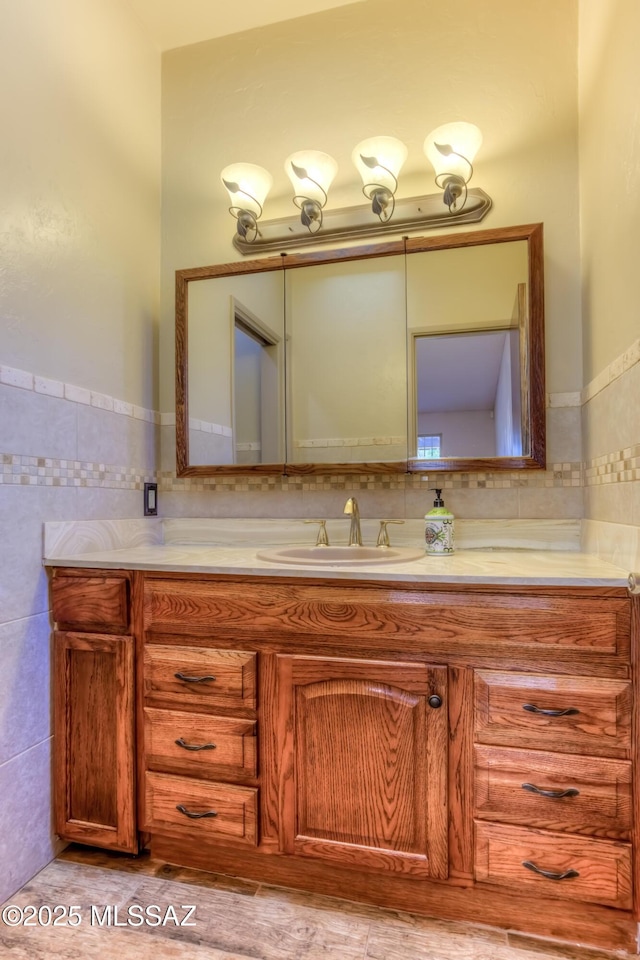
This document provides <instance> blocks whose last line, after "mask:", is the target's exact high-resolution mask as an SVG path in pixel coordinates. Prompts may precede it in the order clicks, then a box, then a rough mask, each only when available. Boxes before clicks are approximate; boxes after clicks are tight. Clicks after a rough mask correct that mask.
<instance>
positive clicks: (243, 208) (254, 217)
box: [220, 163, 273, 243]
mask: <svg viewBox="0 0 640 960" xmlns="http://www.w3.org/2000/svg"><path fill="white" fill-rule="evenodd" d="M220 179H221V180H222V182H223V184H224V185H225V187H226V189H227V192H228V194H229V197H230V199H231V206H230V207H229V213H230V214H231V216H232V217H235V218H236V221H237V226H236V231H237V234H238V237H240V239H241V240H243V241H244V242H245V243H254V242H255V240H256V238H257V237H258V235H259V233H260V231H259V230H258V220H259V219H260V217H261V216H262V206H263V204H264V201H265V198H266V196H267V194H268V193H269V190H270V189H271V186H272V184H273V177H272V176H271V174H270V173H269V171H268V170H265V169H264V167H259V166H257V164H255V163H232V164H230V165H229V166H228V167H225V168H224V170H223V171H222V173H221V174H220Z"/></svg>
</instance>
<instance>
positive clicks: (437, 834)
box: [278, 655, 448, 879]
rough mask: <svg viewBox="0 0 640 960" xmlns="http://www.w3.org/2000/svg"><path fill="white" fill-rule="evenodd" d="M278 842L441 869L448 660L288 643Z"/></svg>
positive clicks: (424, 871)
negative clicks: (347, 655) (303, 652)
mask: <svg viewBox="0 0 640 960" xmlns="http://www.w3.org/2000/svg"><path fill="white" fill-rule="evenodd" d="M278 678H279V682H278V693H279V704H280V710H281V711H282V713H281V714H280V724H279V730H280V744H279V752H280V763H279V807H280V849H281V850H282V851H283V852H284V853H289V854H295V855H299V856H302V857H317V858H322V859H326V860H330V861H332V862H334V863H335V862H338V863H341V864H343V865H344V866H346V867H349V866H351V867H354V868H359V869H362V868H365V869H372V870H379V871H385V872H387V871H388V872H394V873H402V874H407V875H409V876H414V877H435V878H439V879H444V878H446V877H447V875H448V856H447V728H448V724H447V669H446V667H439V666H428V665H426V664H419V663H418V664H416V663H387V662H385V661H379V660H351V659H342V658H330V657H327V658H322V657H305V656H290V655H283V656H279V657H278Z"/></svg>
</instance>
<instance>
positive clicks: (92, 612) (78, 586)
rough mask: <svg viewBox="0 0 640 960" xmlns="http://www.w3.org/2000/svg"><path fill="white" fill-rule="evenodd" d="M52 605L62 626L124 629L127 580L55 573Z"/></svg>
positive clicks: (117, 630) (127, 623)
mask: <svg viewBox="0 0 640 960" xmlns="http://www.w3.org/2000/svg"><path fill="white" fill-rule="evenodd" d="M51 606H52V608H53V619H54V621H55V622H56V623H57V624H58V626H59V627H60V628H62V629H72V630H78V629H84V630H100V631H102V632H105V631H107V630H108V631H113V632H116V633H127V632H128V629H129V580H128V579H127V578H126V577H65V576H64V575H57V576H54V578H53V580H52V582H51Z"/></svg>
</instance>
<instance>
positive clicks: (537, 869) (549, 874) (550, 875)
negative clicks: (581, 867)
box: [522, 860, 580, 880]
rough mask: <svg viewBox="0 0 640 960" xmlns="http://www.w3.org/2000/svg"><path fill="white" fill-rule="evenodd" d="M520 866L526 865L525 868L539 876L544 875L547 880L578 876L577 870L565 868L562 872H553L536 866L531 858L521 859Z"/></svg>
mask: <svg viewBox="0 0 640 960" xmlns="http://www.w3.org/2000/svg"><path fill="white" fill-rule="evenodd" d="M522 866H523V867H526V868H527V870H533V872H534V873H539V874H540V876H541V877H546V878H547V880H571V879H573V877H579V876H580V874H579V873H578V871H577V870H565V872H564V873H553V872H552V871H551V870H543V869H542V867H537V866H536V865H535V863H531V860H523V861H522Z"/></svg>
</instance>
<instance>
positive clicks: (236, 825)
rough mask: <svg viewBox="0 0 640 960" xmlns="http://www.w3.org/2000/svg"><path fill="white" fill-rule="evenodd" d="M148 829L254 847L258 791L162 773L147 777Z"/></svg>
mask: <svg viewBox="0 0 640 960" xmlns="http://www.w3.org/2000/svg"><path fill="white" fill-rule="evenodd" d="M145 804H146V824H145V829H146V830H151V831H154V830H158V831H160V832H162V831H168V832H172V833H175V832H176V831H177V832H178V833H180V834H184V833H188V834H190V835H192V836H193V837H194V840H197V839H198V838H201V839H202V838H206V837H208V838H210V839H219V840H226V841H232V842H233V843H242V844H247V845H249V846H255V845H256V844H257V842H258V834H257V822H258V791H257V790H256V789H254V788H253V787H238V786H235V785H232V784H229V783H212V782H210V781H205V780H193V779H191V778H189V777H173V776H169V775H167V774H163V773H149V772H147V773H146V774H145Z"/></svg>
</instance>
